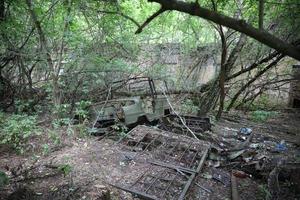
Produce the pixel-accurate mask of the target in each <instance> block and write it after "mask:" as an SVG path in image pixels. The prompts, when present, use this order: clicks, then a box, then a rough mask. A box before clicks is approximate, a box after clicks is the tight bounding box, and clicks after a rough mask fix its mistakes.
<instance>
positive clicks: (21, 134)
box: [0, 114, 38, 153]
mask: <svg viewBox="0 0 300 200" xmlns="http://www.w3.org/2000/svg"><path fill="white" fill-rule="evenodd" d="M1 116H2V117H1ZM0 121H1V125H0V130H1V132H0V143H1V144H8V145H11V146H12V147H13V148H14V149H16V150H17V151H19V152H20V153H22V152H23V150H24V146H25V144H26V141H27V140H28V138H29V137H30V136H32V135H33V134H36V133H38V128H37V125H36V117H35V116H28V115H11V116H8V117H6V118H5V119H4V118H3V114H1V115H0Z"/></svg>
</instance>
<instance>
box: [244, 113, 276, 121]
mask: <svg viewBox="0 0 300 200" xmlns="http://www.w3.org/2000/svg"><path fill="white" fill-rule="evenodd" d="M276 115H278V112H275V111H265V110H256V111H253V112H251V115H250V119H251V120H253V121H256V122H265V121H267V120H268V119H270V118H271V117H274V116H276Z"/></svg>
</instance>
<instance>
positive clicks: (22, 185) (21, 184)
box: [0, 110, 300, 200]
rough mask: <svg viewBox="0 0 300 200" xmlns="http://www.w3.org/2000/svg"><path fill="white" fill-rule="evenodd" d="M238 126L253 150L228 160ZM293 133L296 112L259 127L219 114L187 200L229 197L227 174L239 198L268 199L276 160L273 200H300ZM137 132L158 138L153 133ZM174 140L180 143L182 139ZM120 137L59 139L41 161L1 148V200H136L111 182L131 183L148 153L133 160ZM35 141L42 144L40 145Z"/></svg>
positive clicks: (298, 140) (299, 157) (299, 156)
mask: <svg viewBox="0 0 300 200" xmlns="http://www.w3.org/2000/svg"><path fill="white" fill-rule="evenodd" d="M242 127H247V128H251V129H252V131H253V138H252V140H251V142H250V144H253V145H251V146H252V147H250V148H247V150H246V151H244V152H242V153H240V154H239V155H238V156H237V157H236V158H234V159H229V157H231V158H232V155H233V154H234V153H236V152H238V151H235V152H234V153H232V152H230V151H226V150H227V149H232V148H233V147H235V146H236V145H237V144H239V143H240V144H243V143H244V142H245V140H246V139H245V138H243V136H241V135H240V134H239V130H240V128H242ZM299 130H300V112H299V110H284V111H281V112H280V113H279V114H278V115H276V116H274V117H272V118H271V119H269V120H268V121H266V122H261V123H258V122H253V121H251V120H250V119H249V117H248V116H247V115H244V114H243V113H239V112H235V113H230V114H228V113H225V115H224V117H223V118H222V119H221V120H220V121H219V122H217V123H216V124H214V125H213V127H212V131H210V132H206V133H205V134H208V135H210V136H212V138H213V140H212V141H210V142H211V147H212V149H211V152H210V155H209V157H208V158H207V159H206V162H205V164H204V168H203V169H202V171H201V173H199V174H198V175H197V176H196V177H195V179H194V181H193V183H192V185H191V187H190V188H189V190H188V193H187V195H186V198H185V199H224V200H225V199H231V181H230V179H231V172H232V170H239V171H242V172H245V174H246V176H245V177H243V178H237V182H238V191H239V194H240V198H241V199H245V200H246V199H266V198H267V197H268V196H269V195H271V194H270V193H271V192H270V190H268V183H269V185H270V184H271V185H272V181H270V180H269V179H270V176H269V173H270V172H271V171H272V170H273V169H274V168H275V167H276V166H278V163H279V161H280V163H282V162H283V163H284V164H283V165H280V169H281V170H280V173H279V175H278V179H279V188H280V190H279V191H278V194H277V196H278V199H300V194H299V191H300V188H299V186H300V183H299V180H300V177H299V176H300V173H299V163H300V148H299V145H300V133H299ZM143 131H149V132H152V131H156V132H160V130H159V129H157V128H155V127H150V128H145V129H143ZM170 134H172V133H170ZM173 135H174V134H173ZM172 137H173V136H172ZM174 137H179V139H180V140H182V141H183V140H185V139H186V138H188V137H187V136H176V135H174ZM181 137H182V138H181ZM247 137H249V136H246V138H247ZM118 139H119V137H117V136H114V137H110V136H107V137H105V138H99V137H93V136H90V137H83V138H79V137H75V136H74V137H63V138H62V143H61V144H60V145H59V148H52V150H51V151H50V152H49V153H48V154H47V155H42V154H41V151H39V150H36V152H35V154H34V155H35V156H32V155H33V154H31V155H30V156H29V155H22V156H21V155H17V154H15V153H14V152H12V151H10V150H9V149H7V148H5V147H1V152H0V160H1V162H0V170H1V171H4V172H6V174H8V175H9V177H10V183H9V185H7V186H6V187H5V188H2V189H1V190H0V199H138V198H137V197H134V196H133V195H131V194H130V193H128V192H125V191H123V190H120V189H117V188H115V187H113V186H112V185H111V184H115V183H121V184H129V183H131V182H132V181H133V180H134V179H136V178H137V177H139V175H140V174H142V173H143V172H145V171H146V170H147V167H148V166H149V164H147V162H143V161H146V160H147V159H151V158H152V156H153V155H154V154H152V153H151V151H149V152H146V153H145V155H144V154H143V155H142V156H138V157H137V159H132V158H135V155H136V152H133V151H129V150H128V149H126V148H124V145H122V143H118V142H117V141H118ZM282 140H284V141H285V142H284V145H285V146H284V147H285V148H284V150H280V151H278V150H276V146H277V145H278V144H279V143H280V142H281V141H282ZM37 141H38V142H45V139H42V140H37ZM200 143H201V145H202V146H203V147H205V146H209V142H208V141H200ZM254 144H255V145H254ZM224 149H225V151H224ZM212 150H214V151H212ZM215 151H216V152H215ZM174 156H176V155H174ZM233 157H234V156H233ZM282 160H283V161H282ZM285 166H292V167H285ZM298 189H299V190H298Z"/></svg>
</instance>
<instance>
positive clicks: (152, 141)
mask: <svg viewBox="0 0 300 200" xmlns="http://www.w3.org/2000/svg"><path fill="white" fill-rule="evenodd" d="M159 137H161V135H157V136H156V137H155V138H154V139H152V140H151V142H149V143H148V144H147V145H146V147H145V149H144V150H143V151H141V152H139V153H137V154H135V155H134V156H133V159H135V158H136V157H137V156H138V155H141V154H142V153H144V152H146V150H147V149H148V147H149V146H150V145H151V144H152V143H154V141H156V140H157V139H158V138H159ZM144 138H145V137H144ZM141 143H142V142H141V141H140V143H139V145H140V144H141ZM139 145H138V146H139Z"/></svg>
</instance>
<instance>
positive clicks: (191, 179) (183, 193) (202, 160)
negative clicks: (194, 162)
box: [178, 148, 209, 200]
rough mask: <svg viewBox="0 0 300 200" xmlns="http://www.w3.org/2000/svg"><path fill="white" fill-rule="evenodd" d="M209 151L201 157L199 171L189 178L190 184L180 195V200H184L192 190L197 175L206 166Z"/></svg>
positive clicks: (188, 183) (187, 184)
mask: <svg viewBox="0 0 300 200" xmlns="http://www.w3.org/2000/svg"><path fill="white" fill-rule="evenodd" d="M208 151H209V148H207V149H206V150H205V151H204V153H203V155H202V157H201V160H200V163H199V165H198V167H197V170H196V171H197V172H196V173H193V174H192V175H191V176H190V177H189V180H188V182H187V183H186V185H185V187H184V189H183V191H182V193H181V194H180V196H179V198H178V200H183V199H184V197H185V195H186V193H187V191H188V190H189V188H190V186H191V184H192V182H193V180H194V178H195V177H196V175H197V174H198V173H199V172H200V171H201V169H202V167H203V166H204V162H205V160H206V158H207V155H208Z"/></svg>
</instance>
